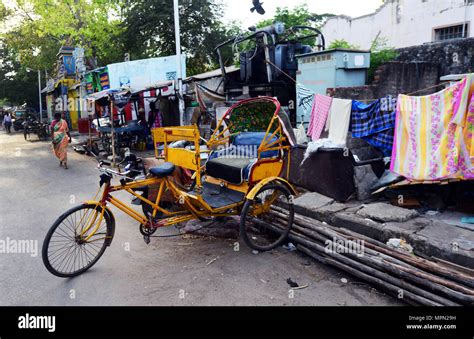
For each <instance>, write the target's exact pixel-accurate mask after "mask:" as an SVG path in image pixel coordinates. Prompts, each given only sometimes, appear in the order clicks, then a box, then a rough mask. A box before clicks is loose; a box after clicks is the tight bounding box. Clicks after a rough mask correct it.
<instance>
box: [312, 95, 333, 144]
mask: <svg viewBox="0 0 474 339" xmlns="http://www.w3.org/2000/svg"><path fill="white" fill-rule="evenodd" d="M331 103H332V98H331V97H328V96H325V95H321V94H316V95H315V97H314V103H313V108H312V110H311V120H310V122H309V127H308V136H309V137H311V140H313V141H316V140H318V139H319V138H320V137H321V133H322V132H323V129H324V125H325V124H326V121H327V118H328V114H329V110H330V109H331Z"/></svg>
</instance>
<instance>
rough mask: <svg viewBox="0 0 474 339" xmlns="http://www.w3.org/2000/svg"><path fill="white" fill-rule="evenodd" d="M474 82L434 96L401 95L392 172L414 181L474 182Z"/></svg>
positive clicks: (469, 79)
mask: <svg viewBox="0 0 474 339" xmlns="http://www.w3.org/2000/svg"><path fill="white" fill-rule="evenodd" d="M472 79H473V75H472V74H470V75H468V76H467V77H466V78H464V80H462V81H460V82H458V83H456V84H454V85H453V86H450V87H448V88H446V89H444V90H442V91H440V92H438V93H435V94H432V95H427V96H422V97H410V96H407V95H399V97H398V103H397V116H396V126H395V140H394V145H393V150H392V161H391V167H390V170H391V171H393V172H395V173H397V174H399V175H403V176H404V177H406V178H408V179H414V180H441V179H447V178H459V179H474V159H472V158H471V157H470V156H471V155H472V151H473V150H472V126H473V123H474V121H473V120H474V113H473V100H474V96H473V90H474V82H473V81H472ZM469 131H471V132H469Z"/></svg>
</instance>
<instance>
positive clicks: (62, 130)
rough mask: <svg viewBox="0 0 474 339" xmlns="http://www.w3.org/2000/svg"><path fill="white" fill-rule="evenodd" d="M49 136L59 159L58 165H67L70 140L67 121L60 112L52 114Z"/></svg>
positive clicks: (65, 166)
mask: <svg viewBox="0 0 474 339" xmlns="http://www.w3.org/2000/svg"><path fill="white" fill-rule="evenodd" d="M51 137H52V139H53V151H54V154H55V155H56V157H57V158H58V160H59V166H63V165H64V168H65V169H68V167H67V147H68V144H69V143H70V142H71V136H70V134H69V127H68V125H67V121H66V120H65V119H63V118H62V117H61V113H56V114H54V120H53V122H52V123H51Z"/></svg>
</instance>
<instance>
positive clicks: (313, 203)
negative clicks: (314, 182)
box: [294, 192, 334, 210]
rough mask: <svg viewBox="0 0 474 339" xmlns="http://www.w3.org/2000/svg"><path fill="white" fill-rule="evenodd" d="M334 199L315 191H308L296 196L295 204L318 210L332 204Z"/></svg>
mask: <svg viewBox="0 0 474 339" xmlns="http://www.w3.org/2000/svg"><path fill="white" fill-rule="evenodd" d="M333 202H334V199H331V198H328V197H326V196H325V195H322V194H319V193H316V192H313V193H306V194H303V195H301V196H300V197H298V198H296V199H295V201H294V204H295V206H300V207H302V208H306V209H309V210H316V209H318V208H321V207H323V206H326V205H329V204H332V203H333Z"/></svg>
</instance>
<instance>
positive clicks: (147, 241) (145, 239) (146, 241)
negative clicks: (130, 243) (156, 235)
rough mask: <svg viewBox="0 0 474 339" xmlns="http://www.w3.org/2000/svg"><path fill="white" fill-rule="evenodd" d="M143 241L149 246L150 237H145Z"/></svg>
mask: <svg viewBox="0 0 474 339" xmlns="http://www.w3.org/2000/svg"><path fill="white" fill-rule="evenodd" d="M143 240H144V241H145V244H147V245H148V244H149V243H150V236H149V235H144V236H143Z"/></svg>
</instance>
